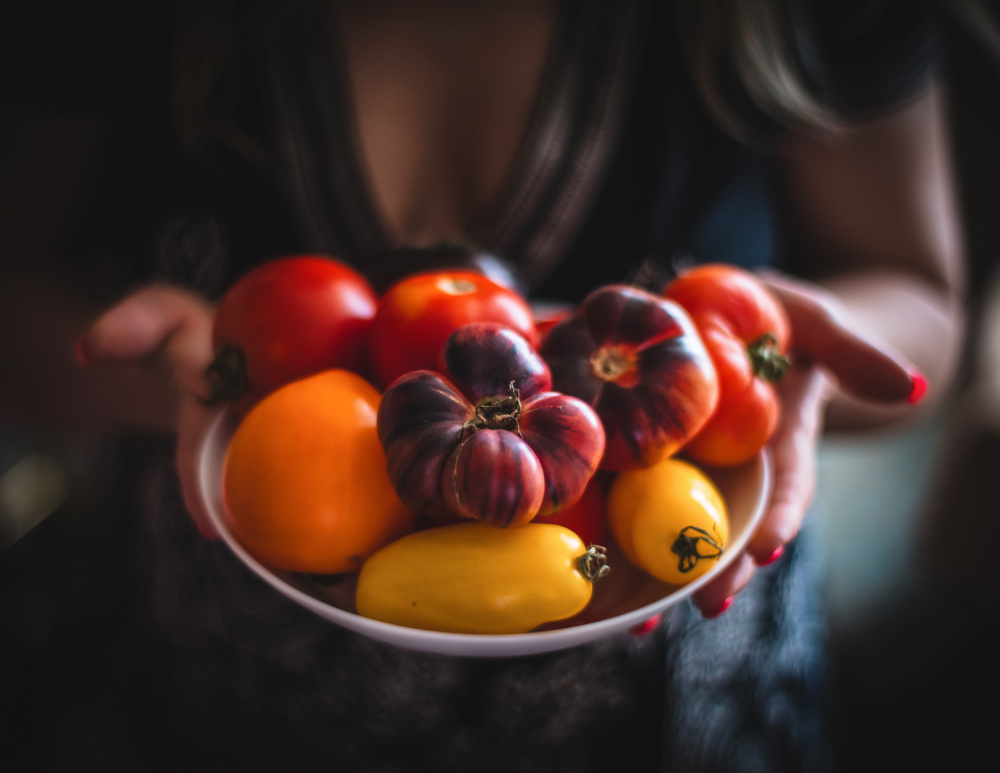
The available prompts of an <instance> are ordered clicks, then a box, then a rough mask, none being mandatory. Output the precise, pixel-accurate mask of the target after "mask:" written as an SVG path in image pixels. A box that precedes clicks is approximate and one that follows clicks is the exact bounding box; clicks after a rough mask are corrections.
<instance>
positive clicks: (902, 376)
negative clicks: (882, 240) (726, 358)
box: [694, 273, 926, 617]
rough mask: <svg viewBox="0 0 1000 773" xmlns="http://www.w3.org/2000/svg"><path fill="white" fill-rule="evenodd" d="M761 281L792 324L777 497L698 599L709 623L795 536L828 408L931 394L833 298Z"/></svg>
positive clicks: (794, 284) (801, 286)
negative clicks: (844, 401) (835, 403)
mask: <svg viewBox="0 0 1000 773" xmlns="http://www.w3.org/2000/svg"><path fill="white" fill-rule="evenodd" d="M763 278H764V280H765V282H766V284H767V285H768V287H769V289H770V290H771V291H772V292H773V293H774V294H775V295H776V296H777V298H778V299H779V300H780V301H781V302H782V304H783V305H784V307H785V310H786V312H787V313H788V317H789V320H790V321H791V324H792V362H793V367H792V368H791V369H790V370H789V371H788V372H787V373H786V374H785V376H784V378H782V380H781V381H780V382H778V383H779V392H780V395H781V402H782V419H781V423H780V425H779V426H778V429H777V431H776V432H775V435H774V437H773V438H772V439H771V442H770V444H769V448H770V451H771V455H772V459H773V462H774V484H773V485H774V489H773V492H772V496H771V501H770V503H769V504H768V510H767V512H766V513H765V515H764V519H763V521H762V522H761V525H760V527H759V528H758V529H757V531H756V533H755V534H754V535H753V537H751V539H750V542H749V544H748V545H747V549H746V551H745V552H744V553H743V554H741V555H740V556H739V557H738V558H737V559H736V560H735V561H734V562H733V563H732V564H731V565H730V566H729V568H727V569H726V571H725V572H723V573H722V574H721V575H719V577H717V578H716V579H715V580H714V581H713V582H711V583H710V584H708V585H706V586H705V587H704V588H703V589H702V590H700V591H699V592H698V593H696V594H695V595H694V602H695V604H696V605H697V606H698V608H699V609H701V610H702V613H703V614H704V615H706V616H707V617H712V616H714V615H716V614H718V613H720V612H722V611H724V610H725V609H726V607H728V606H729V603H730V601H731V600H732V597H733V596H734V595H735V594H736V593H737V592H739V591H740V590H741V589H742V588H743V587H744V586H745V585H746V584H747V583H748V582H749V581H750V578H751V577H752V576H753V573H754V570H755V566H758V565H765V564H767V563H770V562H771V561H773V560H775V559H776V558H777V557H778V556H780V555H781V551H782V550H783V549H784V546H785V545H786V544H787V543H788V542H790V541H791V540H792V539H794V537H795V535H796V534H798V531H799V527H800V526H801V524H802V518H803V516H804V515H805V512H806V510H807V509H808V507H809V504H810V502H811V501H812V497H813V489H814V486H815V481H816V447H817V444H818V441H819V437H820V435H821V433H822V430H823V415H824V412H825V409H826V406H827V403H828V402H829V401H830V400H831V399H835V398H836V397H837V396H838V395H840V394H843V395H845V396H849V397H851V398H855V399H861V400H867V401H873V402H877V403H882V404H886V405H894V404H898V405H900V406H905V405H906V403H907V401H909V402H910V403H915V402H916V401H917V400H919V399H920V398H921V397H922V396H923V393H924V391H925V390H926V382H925V381H924V380H923V377H922V376H920V375H919V374H918V373H917V371H916V369H915V368H914V367H913V366H912V365H911V364H910V363H909V362H907V361H906V360H905V359H904V358H903V357H902V356H901V355H899V354H896V353H894V352H891V351H890V350H889V349H888V348H887V347H886V346H885V345H883V344H880V343H875V342H873V341H870V340H868V339H866V338H864V337H863V336H862V335H861V334H860V333H859V332H858V331H857V330H855V329H853V327H852V326H851V324H850V322H849V321H848V320H847V319H846V315H845V313H844V311H843V309H842V308H841V307H840V305H839V303H838V302H837V300H836V299H835V298H834V297H833V296H832V295H831V294H830V293H828V292H826V291H825V290H823V289H821V288H819V287H817V286H815V285H812V284H808V283H805V282H800V281H796V280H792V279H790V278H787V277H784V276H779V275H777V274H771V273H769V274H767V275H765V276H764V277H763Z"/></svg>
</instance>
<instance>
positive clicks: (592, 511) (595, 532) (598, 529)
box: [532, 478, 608, 545]
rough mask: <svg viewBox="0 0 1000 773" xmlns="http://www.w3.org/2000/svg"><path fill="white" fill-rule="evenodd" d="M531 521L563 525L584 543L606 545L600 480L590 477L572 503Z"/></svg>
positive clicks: (605, 523) (605, 526) (606, 530)
mask: <svg viewBox="0 0 1000 773" xmlns="http://www.w3.org/2000/svg"><path fill="white" fill-rule="evenodd" d="M532 523H554V524H557V525H559V526H565V527H566V528H567V529H569V530H570V531H572V532H573V533H575V534H576V535H577V536H578V537H579V538H580V539H581V540H583V544H584V545H606V544H607V535H608V527H607V522H606V516H605V506H604V492H603V491H602V490H601V485H600V482H599V481H598V479H597V478H591V479H590V482H589V483H588V484H587V487H586V488H585V489H584V490H583V494H582V495H581V496H580V498H579V499H578V500H577V501H576V502H575V503H574V504H572V505H570V506H569V507H566V508H564V509H562V510H559V511H558V512H556V513H552V514H550V515H536V516H535V518H534V520H533V521H532Z"/></svg>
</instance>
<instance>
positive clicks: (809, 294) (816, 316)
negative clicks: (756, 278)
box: [761, 272, 926, 402]
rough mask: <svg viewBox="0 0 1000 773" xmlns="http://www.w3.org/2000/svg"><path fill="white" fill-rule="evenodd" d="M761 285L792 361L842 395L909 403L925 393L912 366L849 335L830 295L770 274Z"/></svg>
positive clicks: (883, 348)
mask: <svg viewBox="0 0 1000 773" xmlns="http://www.w3.org/2000/svg"><path fill="white" fill-rule="evenodd" d="M761 279H762V280H763V281H764V282H765V284H766V285H767V287H768V289H770V290H771V292H772V293H774V295H775V296H776V297H777V298H778V300H780V301H781V303H782V305H783V306H784V308H785V311H786V312H787V314H788V318H789V321H790V322H791V327H792V350H793V354H794V355H795V357H796V359H797V360H798V361H803V360H804V361H805V362H806V363H811V364H815V365H819V366H821V367H822V368H824V369H826V370H827V371H829V373H830V374H831V375H832V376H833V377H834V378H835V379H836V381H837V384H838V386H839V387H840V388H841V389H842V390H843V391H844V392H845V393H847V394H849V395H851V396H852V397H855V398H858V399H863V400H873V401H878V402H901V401H904V400H907V399H909V400H911V401H913V400H914V396H915V394H916V392H918V391H920V390H921V389H922V388H926V382H923V381H922V377H920V376H919V374H918V372H917V370H916V368H915V367H914V366H913V364H912V363H910V362H908V361H907V360H906V359H905V358H904V357H903V356H902V355H900V354H899V353H897V352H894V351H892V350H891V349H890V348H889V347H888V346H887V345H885V344H883V343H879V342H875V341H872V340H870V339H868V338H866V337H864V336H863V335H861V334H860V333H859V332H858V331H857V330H855V329H854V328H853V327H852V326H851V323H850V321H849V320H848V318H847V314H846V312H845V311H844V310H843V308H842V307H841V306H840V304H839V302H838V301H837V300H836V298H835V297H834V296H833V295H832V294H830V293H828V292H826V291H824V290H822V289H820V288H818V287H817V286H816V285H813V284H808V283H805V282H800V281H797V280H794V279H791V278H789V277H787V276H784V275H780V274H777V273H774V272H766V273H762V274H761Z"/></svg>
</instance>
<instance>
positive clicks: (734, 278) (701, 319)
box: [664, 264, 790, 466]
mask: <svg viewBox="0 0 1000 773" xmlns="http://www.w3.org/2000/svg"><path fill="white" fill-rule="evenodd" d="M664 295H665V296H666V297H667V298H670V299H672V300H673V301H675V302H677V303H678V304H679V305H681V306H682V307H684V309H685V310H686V311H687V312H688V314H690V315H691V318H692V319H693V320H694V324H695V327H697V328H698V332H699V333H700V335H701V337H702V340H703V341H704V342H705V347H706V348H707V349H708V353H709V356H711V358H712V362H713V364H714V365H715V369H716V372H717V373H718V375H719V405H718V407H717V408H716V410H715V413H714V414H713V415H712V417H711V418H710V419H709V422H708V424H706V425H705V426H704V427H703V428H702V430H701V431H700V432H699V433H698V434H697V435H696V436H695V437H694V438H693V439H692V440H691V441H690V442H689V443H688V444H687V446H686V447H685V453H686V454H687V455H688V456H690V457H691V458H692V459H695V460H697V461H699V462H702V463H704V464H709V465H715V466H728V465H733V464H740V463H741V462H745V461H747V460H748V459H750V458H752V457H753V456H755V455H756V454H757V452H758V451H760V449H761V448H763V446H765V445H766V444H767V441H768V440H770V438H771V435H772V434H774V430H775V429H776V428H777V426H778V420H779V418H780V414H781V406H780V403H779V400H778V395H777V393H776V392H775V389H774V382H775V381H777V379H779V378H780V377H781V374H782V373H783V372H784V370H785V368H786V367H787V365H788V361H787V359H785V356H784V353H785V352H786V351H788V342H789V335H790V334H789V323H788V319H787V317H786V316H785V311H784V309H783V308H782V307H781V304H780V303H779V302H778V301H777V300H776V299H775V298H774V297H773V296H772V295H771V294H770V293H769V292H768V290H767V288H766V287H765V286H764V285H763V284H762V283H761V282H760V280H758V279H757V278H756V277H755V276H754V275H753V274H751V273H749V272H747V271H744V270H743V269H741V268H737V267H735V266H728V265H722V264H711V265H705V266H698V267H696V268H693V269H691V270H690V271H687V272H685V273H684V274H682V275H681V276H680V277H678V278H677V279H675V280H674V281H673V282H671V283H670V284H669V285H668V286H667V288H666V290H665V291H664Z"/></svg>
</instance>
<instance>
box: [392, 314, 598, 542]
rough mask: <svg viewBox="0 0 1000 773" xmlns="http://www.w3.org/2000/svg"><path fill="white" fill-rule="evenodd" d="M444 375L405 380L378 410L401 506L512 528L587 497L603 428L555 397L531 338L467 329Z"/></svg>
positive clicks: (452, 347) (497, 329)
mask: <svg viewBox="0 0 1000 773" xmlns="http://www.w3.org/2000/svg"><path fill="white" fill-rule="evenodd" d="M442 369H443V374H441V373H436V372H433V371H428V370H418V371H412V372H410V373H407V374H405V375H403V376H400V377H399V378H398V379H396V381H394V382H393V383H392V384H391V385H390V386H389V388H388V389H387V390H386V392H385V394H384V395H383V397H382V403H381V405H380V406H379V412H378V434H379V439H380V440H381V441H382V447H383V448H384V449H385V453H386V458H387V461H388V467H389V477H390V479H391V480H392V483H393V486H395V488H396V492H397V493H398V494H399V497H400V499H402V500H403V501H404V502H406V503H407V504H408V505H409V506H410V507H412V508H413V509H415V510H417V511H418V512H421V513H427V514H431V515H445V514H448V513H452V514H456V515H460V516H463V517H465V518H474V519H477V520H481V521H485V522H487V523H490V524H493V525H495V526H501V527H505V526H516V525H518V524H521V523H525V522H527V521H530V520H531V519H532V518H534V517H535V515H536V514H538V513H542V514H546V513H551V512H555V511H557V510H559V509H560V508H562V507H566V506H569V505H571V504H572V503H573V502H575V501H576V500H577V499H579V498H580V495H581V494H582V493H583V491H584V489H585V488H586V486H587V482H588V481H589V480H590V478H591V476H592V475H593V474H594V471H595V470H596V469H597V465H598V462H599V461H600V459H601V454H602V453H603V451H604V431H603V429H602V428H601V423H600V421H599V420H598V418H597V415H596V414H595V413H594V412H593V411H592V410H591V409H590V408H589V407H588V406H587V405H586V404H584V403H583V402H581V401H580V400H577V399H576V398H573V397H569V396H567V395H560V394H557V393H555V392H552V391H550V388H551V384H552V380H551V376H550V374H549V370H548V368H547V367H546V365H545V363H544V362H543V361H542V358H541V357H540V356H539V355H538V353H537V352H536V351H535V350H534V349H533V348H532V347H531V346H530V344H528V342H527V341H525V340H524V339H523V338H521V336H519V335H518V334H517V333H515V332H514V331H512V330H510V329H509V328H507V327H504V326H503V325H497V324H490V323H478V324H472V325H465V326H463V327H461V328H459V329H458V330H456V331H455V332H454V333H453V334H452V335H451V337H450V338H449V339H448V341H447V343H446V344H445V347H444V349H443V353H442Z"/></svg>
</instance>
